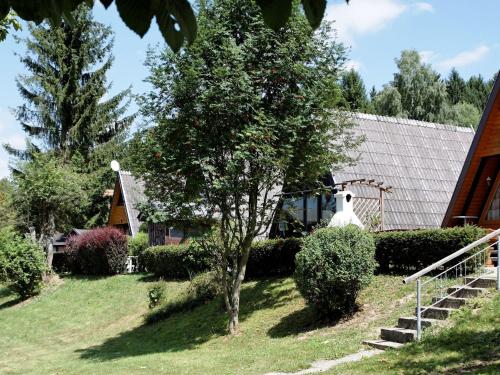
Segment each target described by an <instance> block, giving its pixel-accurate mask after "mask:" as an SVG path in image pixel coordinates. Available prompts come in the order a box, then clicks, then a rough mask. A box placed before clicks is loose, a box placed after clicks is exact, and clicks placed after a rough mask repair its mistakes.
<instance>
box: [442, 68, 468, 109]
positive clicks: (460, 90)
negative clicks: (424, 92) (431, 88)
mask: <svg viewBox="0 0 500 375" xmlns="http://www.w3.org/2000/svg"><path fill="white" fill-rule="evenodd" d="M446 92H447V93H448V102H449V103H450V104H451V105H455V104H458V103H460V102H462V101H463V100H464V97H465V81H464V79H463V78H462V77H460V74H459V73H458V71H457V70H456V69H455V68H453V69H452V70H451V72H450V75H449V76H448V79H447V80H446Z"/></svg>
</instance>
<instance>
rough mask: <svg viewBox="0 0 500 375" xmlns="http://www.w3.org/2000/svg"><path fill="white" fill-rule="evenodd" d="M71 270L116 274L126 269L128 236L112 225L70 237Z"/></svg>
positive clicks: (93, 273) (94, 273)
mask: <svg viewBox="0 0 500 375" xmlns="http://www.w3.org/2000/svg"><path fill="white" fill-rule="evenodd" d="M67 252H68V254H69V258H70V263H71V270H72V272H73V273H75V274H83V275H103V276H105V275H116V274H119V273H122V272H124V271H125V268H126V264H127V257H128V250H127V236H126V235H125V234H123V233H122V232H121V231H120V230H119V229H116V228H112V227H105V228H97V229H92V230H90V231H88V232H86V233H84V234H81V235H79V236H73V237H71V238H70V239H69V241H68V245H67Z"/></svg>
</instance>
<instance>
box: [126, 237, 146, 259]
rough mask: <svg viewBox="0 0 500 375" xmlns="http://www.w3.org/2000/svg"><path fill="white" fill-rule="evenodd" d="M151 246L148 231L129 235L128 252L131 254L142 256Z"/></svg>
mask: <svg viewBox="0 0 500 375" xmlns="http://www.w3.org/2000/svg"><path fill="white" fill-rule="evenodd" d="M148 247H149V238H148V234H147V233H143V232H139V233H137V235H136V236H135V237H128V252H129V254H130V255H134V256H140V255H141V254H142V253H143V252H144V250H146V249H147V248H148Z"/></svg>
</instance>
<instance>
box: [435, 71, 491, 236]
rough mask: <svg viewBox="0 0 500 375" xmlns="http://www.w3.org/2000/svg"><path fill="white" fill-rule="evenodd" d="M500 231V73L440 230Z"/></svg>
mask: <svg viewBox="0 0 500 375" xmlns="http://www.w3.org/2000/svg"><path fill="white" fill-rule="evenodd" d="M464 223H472V224H477V225H479V226H481V227H485V228H490V229H498V228H500V74H499V75H497V79H496V81H495V84H494V86H493V90H492V92H491V94H490V96H489V99H488V103H487V105H486V108H485V110H484V113H483V116H482V118H481V121H480V123H479V127H478V129H477V132H476V135H475V136H474V140H473V142H472V145H471V147H470V149H469V152H468V154H467V158H466V160H465V163H464V165H463V168H462V172H461V173H460V177H459V179H458V182H457V184H456V187H455V191H454V193H453V196H452V198H451V201H450V204H449V206H448V209H447V211H446V215H445V217H444V219H443V223H442V226H443V227H451V226H455V225H463V224H464Z"/></svg>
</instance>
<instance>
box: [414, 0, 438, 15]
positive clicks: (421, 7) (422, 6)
mask: <svg viewBox="0 0 500 375" xmlns="http://www.w3.org/2000/svg"><path fill="white" fill-rule="evenodd" d="M413 8H414V9H415V10H416V11H417V12H422V13H425V12H429V13H434V7H433V6H432V4H429V3H425V2H423V1H422V2H418V3H415V4H413Z"/></svg>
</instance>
